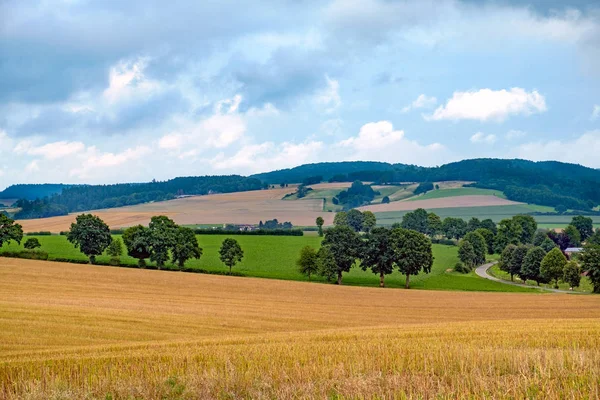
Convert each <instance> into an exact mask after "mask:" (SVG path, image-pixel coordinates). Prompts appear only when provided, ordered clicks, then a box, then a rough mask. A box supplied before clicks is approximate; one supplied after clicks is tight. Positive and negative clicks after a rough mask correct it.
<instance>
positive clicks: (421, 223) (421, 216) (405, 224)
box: [400, 208, 428, 234]
mask: <svg viewBox="0 0 600 400" xmlns="http://www.w3.org/2000/svg"><path fill="white" fill-rule="evenodd" d="M427 221H428V218H427V211H425V210H424V209H422V208H418V209H416V210H415V211H412V212H409V213H406V214H404V217H402V224H401V225H400V226H401V227H402V228H403V229H410V230H412V231H417V232H419V233H423V234H426V233H427V230H428V229H427Z"/></svg>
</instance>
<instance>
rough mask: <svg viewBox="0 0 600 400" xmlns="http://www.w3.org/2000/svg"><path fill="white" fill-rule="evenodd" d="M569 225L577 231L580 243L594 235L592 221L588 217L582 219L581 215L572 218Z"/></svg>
mask: <svg viewBox="0 0 600 400" xmlns="http://www.w3.org/2000/svg"><path fill="white" fill-rule="evenodd" d="M571 225H573V226H574V227H575V228H577V231H579V236H580V238H581V241H582V242H585V241H586V240H587V238H589V237H590V236H592V235H593V234H594V221H593V220H592V219H591V218H590V217H584V216H582V215H578V216H576V217H573V219H572V220H571Z"/></svg>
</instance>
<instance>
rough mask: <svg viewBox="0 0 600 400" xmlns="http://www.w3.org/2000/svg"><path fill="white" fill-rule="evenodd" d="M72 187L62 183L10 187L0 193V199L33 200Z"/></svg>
mask: <svg viewBox="0 0 600 400" xmlns="http://www.w3.org/2000/svg"><path fill="white" fill-rule="evenodd" d="M69 186H72V185H63V184H62V183H42V184H19V185H12V186H9V187H7V188H6V189H4V190H3V191H1V192H0V199H27V200H35V199H38V198H40V199H41V198H44V197H48V196H52V195H55V194H58V193H61V192H62V190H63V188H65V187H69Z"/></svg>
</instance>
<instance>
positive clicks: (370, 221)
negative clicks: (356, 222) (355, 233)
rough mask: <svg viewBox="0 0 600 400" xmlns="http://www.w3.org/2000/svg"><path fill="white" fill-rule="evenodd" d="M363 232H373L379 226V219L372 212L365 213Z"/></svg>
mask: <svg viewBox="0 0 600 400" xmlns="http://www.w3.org/2000/svg"><path fill="white" fill-rule="evenodd" d="M362 214H363V231H365V232H366V233H369V232H371V230H372V229H373V228H375V226H376V225H377V217H375V214H373V212H371V211H363V213H362Z"/></svg>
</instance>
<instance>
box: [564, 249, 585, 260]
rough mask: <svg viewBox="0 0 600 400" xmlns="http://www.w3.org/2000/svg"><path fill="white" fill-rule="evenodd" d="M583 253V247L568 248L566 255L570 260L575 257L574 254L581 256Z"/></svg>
mask: <svg viewBox="0 0 600 400" xmlns="http://www.w3.org/2000/svg"><path fill="white" fill-rule="evenodd" d="M582 251H583V247H568V248H566V249H565V254H566V255H567V258H569V260H570V259H571V257H572V256H573V254H579V253H581V252H582Z"/></svg>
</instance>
